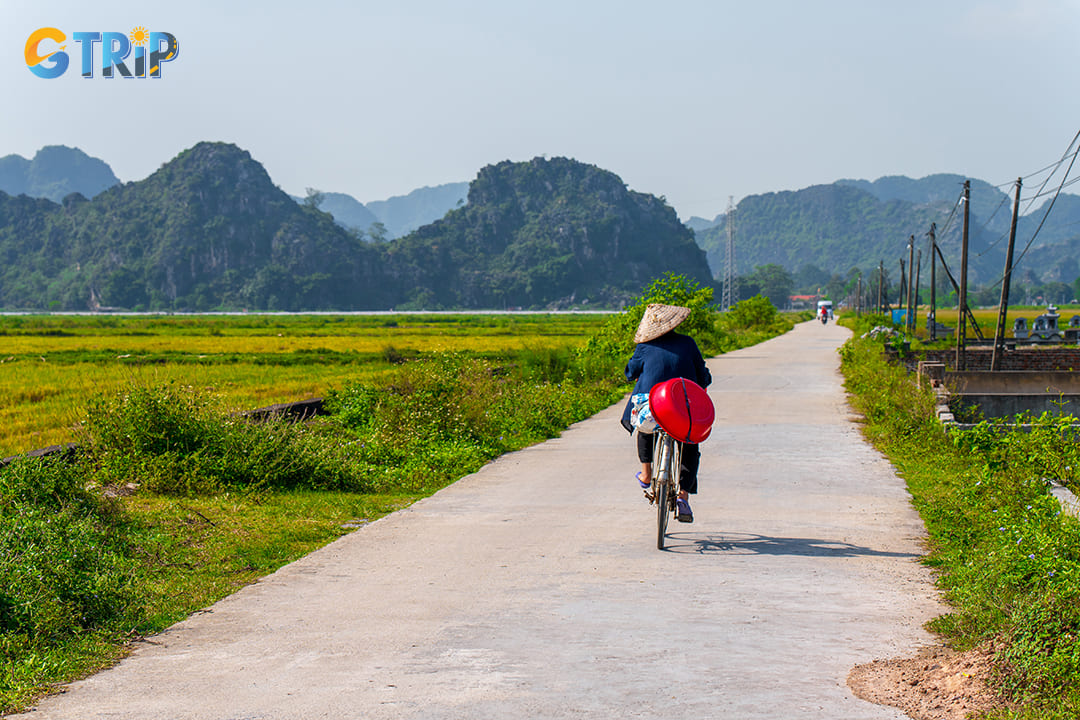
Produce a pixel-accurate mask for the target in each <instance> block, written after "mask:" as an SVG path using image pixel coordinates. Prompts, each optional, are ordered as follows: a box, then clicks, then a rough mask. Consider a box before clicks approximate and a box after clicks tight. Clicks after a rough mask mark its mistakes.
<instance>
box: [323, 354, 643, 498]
mask: <svg viewBox="0 0 1080 720" xmlns="http://www.w3.org/2000/svg"><path fill="white" fill-rule="evenodd" d="M517 360H518V361H519V362H517V363H514V364H511V365H495V364H492V363H491V362H488V361H484V360H479V359H476V358H470V357H468V356H466V355H463V354H460V353H447V354H442V355H439V356H436V357H432V358H427V359H422V360H416V361H410V362H407V363H405V364H404V365H402V366H401V368H400V370H399V371H397V372H396V373H395V374H394V375H393V376H392V377H391V378H390V379H389V380H388V382H387V383H385V384H382V385H379V386H375V385H370V384H361V383H358V384H354V385H351V386H348V387H346V388H345V389H344V390H341V391H337V392H334V393H331V394H330V395H329V396H328V397H327V408H328V409H329V410H330V411H331V412H332V413H333V414H334V416H335V417H336V418H337V420H338V421H339V422H340V423H341V424H342V425H343V426H345V427H347V428H349V429H350V431H351V432H353V433H354V434H355V436H356V438H357V440H356V441H355V442H354V443H353V444H352V445H351V451H352V453H353V456H354V458H355V462H356V463H357V464H358V465H359V466H360V467H361V468H363V469H364V473H365V476H367V477H369V478H371V479H372V481H373V482H374V483H375V484H376V486H377V487H390V486H394V487H402V488H405V489H407V490H431V489H436V488H438V487H441V486H442V485H444V484H446V483H447V482H449V481H451V480H454V479H456V478H458V477H460V476H462V475H465V474H468V473H471V472H475V471H476V470H477V469H479V468H480V466H481V465H483V464H484V463H485V462H487V461H489V460H491V459H492V458H494V457H497V456H498V455H500V454H502V453H504V452H507V451H510V450H516V449H519V448H522V447H525V446H527V445H530V444H532V443H535V442H538V441H541V440H545V439H547V438H549V437H553V436H555V435H557V434H558V433H559V432H560V431H561V430H562V429H563V428H565V427H567V426H568V425H570V424H571V423H573V422H576V421H578V420H582V419H584V418H586V417H588V416H590V415H592V414H593V413H595V412H597V411H598V410H600V409H601V408H603V407H606V406H607V405H609V404H610V403H612V402H614V401H615V400H616V399H618V397H619V395H620V394H621V389H620V387H621V384H619V383H617V380H618V378H616V379H614V380H613V379H608V380H607V381H606V382H601V383H596V382H591V383H586V382H581V381H575V380H573V379H570V378H568V377H567V376H568V375H572V374H573V370H572V368H571V367H570V364H569V357H568V356H567V355H565V354H559V353H547V352H540V353H538V352H534V351H525V352H523V353H521V354H520V355H519V356H518V358H517Z"/></svg>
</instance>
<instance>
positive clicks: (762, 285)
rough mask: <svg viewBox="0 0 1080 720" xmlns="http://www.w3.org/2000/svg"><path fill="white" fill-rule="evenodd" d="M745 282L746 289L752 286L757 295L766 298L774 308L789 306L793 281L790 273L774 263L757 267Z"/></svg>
mask: <svg viewBox="0 0 1080 720" xmlns="http://www.w3.org/2000/svg"><path fill="white" fill-rule="evenodd" d="M746 280H747V285H748V287H749V286H753V288H755V289H756V291H757V293H760V294H761V295H763V296H765V297H766V298H768V300H769V302H771V303H772V304H773V305H774V306H775V307H778V308H786V307H787V306H788V305H789V304H790V303H789V298H790V297H791V289H792V288H793V287H794V280H792V277H791V273H789V272H788V271H787V270H786V269H784V268H783V267H782V266H780V265H777V264H775V263H769V264H768V265H758V266H757V267H756V268H754V272H752V273H750V275H748V276H747V278H746ZM755 294H756V293H755Z"/></svg>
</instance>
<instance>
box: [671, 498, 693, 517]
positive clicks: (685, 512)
mask: <svg viewBox="0 0 1080 720" xmlns="http://www.w3.org/2000/svg"><path fill="white" fill-rule="evenodd" d="M675 507H676V510H675V519H676V520H678V521H679V522H684V523H692V522H694V513H693V511H692V510H691V509H690V501H689V500H687V499H686V498H679V499H677V500H676V501H675Z"/></svg>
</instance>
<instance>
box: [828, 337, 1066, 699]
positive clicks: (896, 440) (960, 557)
mask: <svg viewBox="0 0 1080 720" xmlns="http://www.w3.org/2000/svg"><path fill="white" fill-rule="evenodd" d="M862 329H864V328H860V329H859V331H861V330H862ZM842 358H843V361H842V367H843V372H844V375H845V379H846V385H847V388H848V390H849V391H850V392H851V393H852V403H853V404H854V405H855V407H856V408H857V409H858V410H859V411H861V412H862V413H863V415H864V417H865V426H864V427H865V432H866V435H867V437H868V438H869V439H870V440H871V441H873V442H874V444H875V445H876V446H877V447H878V448H879V449H881V450H882V451H883V452H884V453H885V454H886V455H888V457H889V458H890V459H891V460H892V462H893V463H894V465H895V466H896V467H897V469H898V470H899V471H900V473H901V474H902V475H903V477H904V478H905V480H906V481H907V484H908V488H909V489H910V491H911V494H912V497H913V502H914V504H915V507H916V508H917V509H918V511H919V512H920V514H921V515H922V518H923V521H924V522H925V524H926V528H927V532H928V534H929V538H930V552H929V555H928V556H927V558H926V562H927V563H928V564H929V565H930V566H931V567H933V568H934V569H935V571H936V573H937V578H938V584H939V586H940V588H941V589H942V591H943V593H944V598H945V600H946V601H948V603H949V604H950V605H951V611H950V612H949V613H947V614H946V615H943V616H941V617H939V618H937V619H935V620H934V621H932V623H931V624H930V628H931V629H932V630H934V631H937V632H939V633H941V634H942V636H943V637H944V638H945V639H946V640H947V641H948V642H950V643H951V644H953V645H955V646H956V647H958V648H961V649H964V648H969V647H973V646H977V645H982V646H988V647H991V648H992V649H993V650H994V652H995V658H996V663H997V670H998V675H997V677H996V682H997V683H998V685H999V687H1000V689H1001V690H1002V691H1003V692H1004V693H1006V694H1007V696H1008V697H1009V698H1010V699H1011V700H1013V701H1014V702H1016V703H1018V704H1019V706H1020V709H1018V710H1014V711H1004V710H1003V711H1001V712H1000V713H998V714H996V715H994V717H1000V718H1013V719H1016V720H1034V719H1035V718H1040V719H1042V718H1045V719H1050V720H1058V719H1060V720H1064V719H1065V718H1075V717H1077V716H1078V715H1080V686H1078V684H1077V678H1078V677H1080V522H1078V521H1077V520H1076V518H1073V517H1071V516H1069V515H1068V514H1065V513H1063V512H1062V511H1061V507H1060V505H1059V504H1058V502H1057V501H1056V500H1055V499H1054V498H1053V497H1052V496H1051V495H1050V492H1049V485H1048V479H1049V478H1053V479H1057V480H1060V481H1063V482H1065V483H1068V484H1070V485H1071V486H1072V487H1073V488H1074V489H1076V482H1077V477H1078V470H1080V462H1078V460H1080V452H1078V443H1077V440H1078V439H1080V438H1078V437H1077V435H1076V432H1075V430H1074V429H1073V428H1072V427H1071V425H1070V423H1071V422H1072V421H1073V419H1072V418H1065V419H1061V418H1054V417H1051V416H1049V415H1045V416H1042V417H1039V418H1029V420H1032V421H1033V422H1034V425H1035V428H1034V430H1033V432H1031V433H1011V432H1007V431H1005V430H1004V429H1003V428H1002V427H1000V426H998V425H993V424H983V425H981V426H979V427H977V428H976V429H975V430H974V431H970V432H961V431H953V432H947V431H946V430H945V429H944V428H943V427H942V426H941V425H940V424H938V423H937V421H936V419H934V418H933V412H932V410H933V398H932V397H931V396H930V394H929V391H920V390H918V389H917V388H916V386H915V384H914V382H913V381H912V379H911V378H910V377H908V376H907V374H906V373H905V372H904V370H903V369H901V368H898V367H894V366H891V365H889V364H888V363H887V362H886V361H885V359H884V353H883V352H882V348H881V346H880V344H877V343H875V342H873V341H871V340H864V339H855V340H852V341H851V342H849V343H847V344H846V345H845V346H844V348H843V350H842Z"/></svg>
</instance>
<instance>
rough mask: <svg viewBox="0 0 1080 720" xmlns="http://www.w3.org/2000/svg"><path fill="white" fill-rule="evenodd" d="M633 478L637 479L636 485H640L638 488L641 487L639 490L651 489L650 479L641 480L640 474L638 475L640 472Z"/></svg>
mask: <svg viewBox="0 0 1080 720" xmlns="http://www.w3.org/2000/svg"><path fill="white" fill-rule="evenodd" d="M634 477H636V478H637V482H638V485H640V486H641V489H642V490H648V489H649V488H650V487H652V480H651V479H649V480H645V479H643V478H642V477H641V473H640V472H638V474H637V475H635V476H634Z"/></svg>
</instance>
